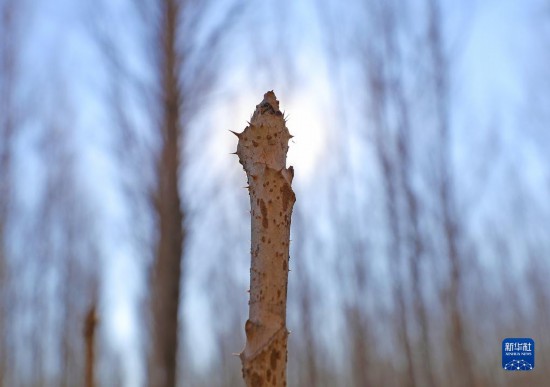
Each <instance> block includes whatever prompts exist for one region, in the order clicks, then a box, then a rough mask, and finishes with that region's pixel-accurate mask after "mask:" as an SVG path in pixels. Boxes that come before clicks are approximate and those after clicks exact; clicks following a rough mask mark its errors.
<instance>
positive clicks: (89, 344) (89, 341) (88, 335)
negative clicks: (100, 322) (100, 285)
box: [84, 303, 97, 387]
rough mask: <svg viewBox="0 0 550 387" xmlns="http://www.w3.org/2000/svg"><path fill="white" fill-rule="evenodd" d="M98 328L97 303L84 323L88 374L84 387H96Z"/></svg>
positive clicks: (88, 313)
mask: <svg viewBox="0 0 550 387" xmlns="http://www.w3.org/2000/svg"><path fill="white" fill-rule="evenodd" d="M96 326H97V314H96V306H95V303H94V304H92V306H91V307H90V309H89V310H88V312H87V313H86V319H85V321H84V341H85V348H86V360H85V361H86V374H85V380H84V385H85V386H86V387H94V386H95V375H94V363H95V347H94V342H95V332H96Z"/></svg>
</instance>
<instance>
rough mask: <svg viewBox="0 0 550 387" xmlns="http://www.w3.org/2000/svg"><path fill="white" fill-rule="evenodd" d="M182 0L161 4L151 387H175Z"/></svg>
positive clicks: (181, 237) (180, 212)
mask: <svg viewBox="0 0 550 387" xmlns="http://www.w3.org/2000/svg"><path fill="white" fill-rule="evenodd" d="M179 7H180V4H179V1H178V0H162V1H161V12H162V15H161V23H160V24H159V28H161V31H159V33H160V38H161V39H160V40H161V61H160V72H161V74H160V75H161V82H162V83H161V87H162V100H161V104H162V112H163V116H162V118H161V119H162V122H161V126H162V134H161V138H162V146H161V154H160V157H159V164H158V182H157V184H158V186H157V191H156V197H155V206H156V211H157V215H158V224H159V240H158V245H157V253H156V254H157V255H156V259H155V263H154V268H153V273H152V274H153V279H152V281H153V283H152V300H151V303H152V313H153V316H152V319H153V321H152V322H153V332H152V334H153V337H152V339H153V342H152V348H151V350H152V354H151V363H150V369H149V384H148V385H149V386H151V387H164V386H165V387H173V386H175V385H176V369H177V366H176V360H177V349H178V340H179V338H178V309H179V300H180V280H181V259H182V253H183V241H184V230H183V218H184V214H183V210H182V208H181V201H180V196H179V190H178V185H179V184H178V183H179V181H180V179H179V164H180V149H181V144H180V127H179V126H180V113H181V111H180V103H181V102H182V101H181V99H182V98H181V89H180V76H179V61H180V58H179V55H178V51H177V48H176V38H177V31H178V23H179V20H178V19H179V17H178V15H179V11H180V9H179Z"/></svg>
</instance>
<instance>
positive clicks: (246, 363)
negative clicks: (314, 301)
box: [237, 91, 296, 387]
mask: <svg viewBox="0 0 550 387" xmlns="http://www.w3.org/2000/svg"><path fill="white" fill-rule="evenodd" d="M237 136H238V137H239V143H238V146H237V155H238V156H239V161H240V163H241V164H242V165H243V168H244V170H245V172H246V175H247V178H248V185H249V186H248V189H249V194H250V209H251V212H250V213H251V226H252V243H251V267H250V301H249V318H248V320H247V321H246V324H245V333H246V345H245V348H244V349H243V351H242V352H241V354H240V358H241V361H242V365H243V378H244V380H245V382H246V385H247V386H249V387H252V386H254V387H257V386H286V363H287V338H288V333H289V332H288V331H287V329H286V299H287V285H288V261H289V242H290V221H291V215H292V208H293V206H294V202H295V201H296V197H295V195H294V192H293V191H292V187H291V184H292V178H293V176H294V170H293V169H292V167H289V168H288V169H287V168H286V154H287V151H288V140H289V139H290V138H292V136H291V135H290V133H289V132H288V129H287V128H286V126H285V119H284V117H283V114H282V113H281V111H280V110H279V102H278V101H277V99H276V97H275V94H274V93H273V91H269V92H267V93H266V94H265V95H264V100H263V101H262V102H261V103H260V104H259V105H257V106H256V110H255V112H254V114H253V116H252V119H251V120H250V125H249V126H247V127H246V129H245V130H244V131H243V132H242V133H237Z"/></svg>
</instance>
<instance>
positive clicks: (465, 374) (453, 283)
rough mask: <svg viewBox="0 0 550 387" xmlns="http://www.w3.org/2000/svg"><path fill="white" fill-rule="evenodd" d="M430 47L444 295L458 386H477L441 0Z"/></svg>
mask: <svg viewBox="0 0 550 387" xmlns="http://www.w3.org/2000/svg"><path fill="white" fill-rule="evenodd" d="M427 5H428V13H429V15H428V37H427V38H428V50H429V54H430V60H431V62H432V66H433V71H434V94H435V100H436V112H435V114H436V115H437V131H438V135H439V136H438V141H439V150H440V152H439V155H438V156H439V164H440V171H439V173H440V176H439V179H440V181H439V186H438V196H439V202H440V203H439V205H440V207H441V208H440V209H441V217H442V220H441V223H442V229H443V235H444V238H445V244H446V253H447V259H448V260H449V266H450V273H449V284H448V288H447V289H446V293H445V296H446V297H447V299H446V301H448V314H449V322H450V344H451V351H452V357H453V365H454V366H453V368H454V369H456V370H460V372H459V373H457V378H456V381H455V383H456V385H459V386H474V385H475V377H474V373H473V370H472V364H470V362H469V361H468V359H469V350H468V343H467V340H466V332H465V324H464V318H463V316H462V312H461V295H462V288H463V265H464V262H463V259H464V256H463V254H462V253H461V251H460V243H461V242H463V241H462V240H461V239H462V232H461V231H462V227H461V226H462V225H461V224H460V221H459V217H458V213H457V210H456V202H455V200H454V197H453V192H454V188H455V187H454V174H453V172H452V163H451V158H450V154H451V150H450V148H451V146H450V122H449V117H450V101H449V87H450V85H449V65H450V63H449V61H448V58H447V56H446V55H445V52H444V41H443V38H444V37H443V32H442V30H441V23H442V22H441V18H442V15H441V9H440V7H441V5H440V4H439V1H438V0H428V3H427Z"/></svg>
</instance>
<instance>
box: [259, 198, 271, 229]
mask: <svg viewBox="0 0 550 387" xmlns="http://www.w3.org/2000/svg"><path fill="white" fill-rule="evenodd" d="M260 210H261V211H262V226H264V228H268V227H269V220H268V219H267V206H266V205H265V202H264V201H263V199H262V200H260Z"/></svg>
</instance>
